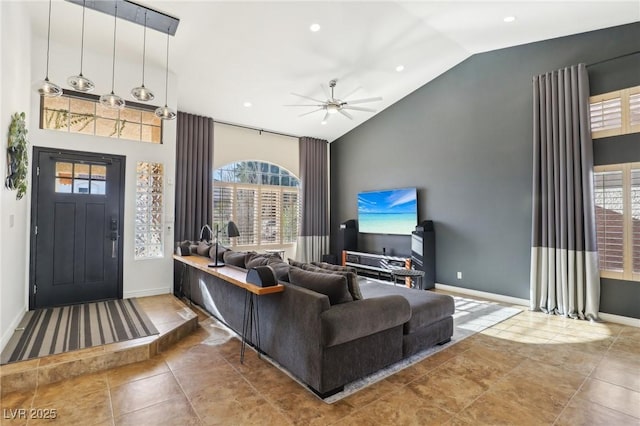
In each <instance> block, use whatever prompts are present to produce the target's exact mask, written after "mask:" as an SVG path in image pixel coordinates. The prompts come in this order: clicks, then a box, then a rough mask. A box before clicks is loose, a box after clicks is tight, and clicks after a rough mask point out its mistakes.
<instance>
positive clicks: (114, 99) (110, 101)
mask: <svg viewBox="0 0 640 426" xmlns="http://www.w3.org/2000/svg"><path fill="white" fill-rule="evenodd" d="M115 5H116V7H115V12H114V14H113V65H112V67H111V93H109V94H108V95H102V96H100V105H102V106H104V107H107V108H112V109H122V108H124V104H125V102H124V99H122V98H121V97H120V96H118V95H116V94H115V93H113V88H114V86H115V78H116V27H117V25H118V3H117V2H116V3H115Z"/></svg>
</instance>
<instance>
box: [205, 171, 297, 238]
mask: <svg viewBox="0 0 640 426" xmlns="http://www.w3.org/2000/svg"><path fill="white" fill-rule="evenodd" d="M299 200H300V181H299V180H298V178H297V177H295V176H294V175H293V174H291V173H289V172H288V171H287V170H285V169H283V168H282V167H280V166H278V165H276V164H272V163H267V162H263V161H238V162H235V163H231V164H227V165H226V166H223V167H220V168H219V169H216V170H215V171H214V172H213V223H214V224H216V225H218V226H219V227H220V229H221V230H222V231H221V232H220V242H221V243H222V244H224V245H233V246H268V245H290V244H293V243H295V242H296V238H297V236H298V223H299V216H300V206H299ZM230 220H232V221H234V222H235V224H236V225H237V226H238V230H239V231H240V236H239V237H237V238H233V241H229V238H228V237H227V235H226V232H225V230H226V225H227V222H229V221H230Z"/></svg>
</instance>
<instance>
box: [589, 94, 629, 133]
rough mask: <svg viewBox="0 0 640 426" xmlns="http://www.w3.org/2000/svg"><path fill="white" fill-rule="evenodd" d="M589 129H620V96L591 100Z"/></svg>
mask: <svg viewBox="0 0 640 426" xmlns="http://www.w3.org/2000/svg"><path fill="white" fill-rule="evenodd" d="M590 112H591V114H590V115H591V131H592V132H599V131H603V130H612V129H622V99H621V98H620V97H617V98H613V99H607V100H602V101H599V102H593V103H591V105H590Z"/></svg>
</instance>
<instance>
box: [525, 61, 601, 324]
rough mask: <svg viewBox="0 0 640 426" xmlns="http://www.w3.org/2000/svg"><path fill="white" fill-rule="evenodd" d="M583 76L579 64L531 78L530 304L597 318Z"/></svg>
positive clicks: (596, 272)
mask: <svg viewBox="0 0 640 426" xmlns="http://www.w3.org/2000/svg"><path fill="white" fill-rule="evenodd" d="M594 212H595V207H594V200H593V142H592V140H591V129H590V123H589V79H588V75H587V70H586V67H585V65H584V64H580V65H575V66H572V67H569V68H564V69H561V70H558V71H554V72H550V73H546V74H541V75H539V76H536V77H534V79H533V224H532V249H531V301H530V303H531V309H533V310H542V311H544V312H547V313H550V314H558V315H564V316H569V317H572V318H580V319H591V320H596V319H597V318H598V311H599V305H600V272H599V270H598V252H597V247H596V229H595V213H594Z"/></svg>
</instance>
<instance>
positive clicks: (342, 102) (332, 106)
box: [285, 78, 382, 124]
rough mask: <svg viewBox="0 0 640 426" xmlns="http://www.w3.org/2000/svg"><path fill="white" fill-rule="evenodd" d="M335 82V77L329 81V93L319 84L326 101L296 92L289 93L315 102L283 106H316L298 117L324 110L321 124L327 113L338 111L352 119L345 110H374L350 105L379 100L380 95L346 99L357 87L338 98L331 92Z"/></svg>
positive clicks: (326, 118)
mask: <svg viewBox="0 0 640 426" xmlns="http://www.w3.org/2000/svg"><path fill="white" fill-rule="evenodd" d="M337 83H338V80H337V79H335V78H334V79H333V80H331V81H329V88H330V89H331V93H329V90H327V87H326V86H325V85H324V84H321V85H320V86H321V87H322V90H323V91H324V93H325V95H326V96H327V100H326V101H321V100H319V99H315V98H312V97H309V96H305V95H300V94H298V93H291V94H292V95H294V96H298V97H300V98H304V99H308V100H310V101H313V102H315V104H300V105H285V106H295V107H317V109H314V110H313V111H309V112H305V113H304V114H300V115H299V117H302V116H304V115H309V114H313V113H314V112H317V111H324V112H325V114H324V118H323V119H322V124H327V120H329V115H332V114H336V113H340V114H342V115H344V116H345V117H347V118H348V119H349V120H353V116H352V115H351V114H349V112H347V110H350V111H365V112H376V110H375V109H371V108H364V107H359V106H352V105H355V104H364V103H367V102H375V101H381V100H382V98H381V97H380V96H377V97H375V98H366V99H354V100H352V101H348V100H347V98H348V97H349V96H351V95H353V94H354V93H355V92H356V91H358V89H360V88H359V87H358V88H356V89H355V90H353V91H352V92H351V93H349V94H348V95H346V96H345V97H344V98H343V99H338V98H336V97H335V95H334V92H333V91H334V89H335V87H336V84H337Z"/></svg>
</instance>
